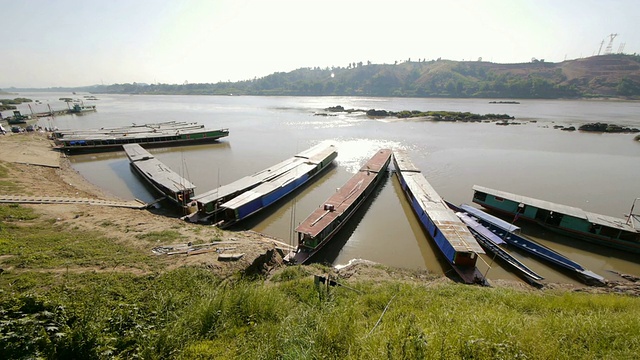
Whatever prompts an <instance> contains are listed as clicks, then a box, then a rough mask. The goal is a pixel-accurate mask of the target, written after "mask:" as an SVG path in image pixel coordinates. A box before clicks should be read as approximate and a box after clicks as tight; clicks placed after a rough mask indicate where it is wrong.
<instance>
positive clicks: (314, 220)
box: [296, 149, 392, 237]
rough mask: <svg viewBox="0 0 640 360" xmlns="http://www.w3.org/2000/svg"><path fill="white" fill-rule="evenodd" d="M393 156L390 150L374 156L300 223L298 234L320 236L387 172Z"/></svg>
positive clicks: (381, 151) (384, 150) (297, 229)
mask: <svg viewBox="0 0 640 360" xmlns="http://www.w3.org/2000/svg"><path fill="white" fill-rule="evenodd" d="M391 154H392V152H391V150H390V149H382V150H379V151H378V152H377V153H376V154H374V155H373V157H371V159H369V161H367V162H366V163H365V164H364V165H363V166H362V168H360V170H359V171H358V172H357V173H356V174H355V175H354V176H353V177H351V179H349V180H348V181H347V182H346V183H345V184H344V185H343V186H342V187H341V188H339V189H338V190H337V191H336V192H335V193H334V194H333V195H332V196H331V197H329V199H327V200H326V201H325V202H324V203H323V204H322V206H320V207H318V208H317V209H316V210H315V211H313V212H312V213H311V215H309V216H308V217H307V218H306V219H305V220H304V221H303V222H302V223H300V225H298V227H297V228H296V232H299V233H303V234H307V235H310V236H312V237H316V236H318V234H320V232H322V230H324V229H325V228H326V227H327V226H328V225H329V224H331V223H332V222H333V221H334V220H335V219H336V218H337V217H339V216H341V215H342V214H343V213H344V212H345V211H347V210H348V209H349V208H350V207H351V206H352V205H353V203H354V202H355V201H356V200H357V199H358V196H359V195H360V194H361V193H362V192H363V191H364V190H365V189H366V188H367V187H368V186H369V184H371V183H372V182H374V181H375V179H376V177H377V175H378V173H380V172H383V171H385V170H386V168H387V166H388V165H389V159H390V158H391Z"/></svg>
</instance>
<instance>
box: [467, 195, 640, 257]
mask: <svg viewBox="0 0 640 360" xmlns="http://www.w3.org/2000/svg"><path fill="white" fill-rule="evenodd" d="M473 191H474V194H473V202H475V203H476V204H479V205H481V206H483V207H485V208H487V209H490V210H493V211H496V212H498V213H501V214H505V215H509V216H517V217H518V218H519V219H523V220H527V221H532V222H535V223H537V224H538V225H540V226H542V227H544V228H547V229H549V230H551V231H554V232H557V233H559V234H562V235H565V236H569V237H572V238H576V239H580V240H584V241H588V242H592V243H595V244H600V245H603V246H608V247H612V248H616V249H620V250H624V251H630V252H634V253H638V254H640V229H637V228H635V223H634V221H633V219H634V218H636V217H637V216H638V215H637V214H633V208H634V206H632V207H631V211H630V213H629V216H628V218H627V219H626V220H625V219H619V218H615V217H611V216H607V215H601V214H595V213H591V212H587V211H584V210H582V209H579V208H576V207H572V206H567V205H560V204H556V203H552V202H549V201H545V200H538V199H534V198H530V197H526V196H521V195H516V194H511V193H508V192H505V191H499V190H494V189H489V188H486V187H483V186H478V185H475V186H473ZM634 205H635V201H634Z"/></svg>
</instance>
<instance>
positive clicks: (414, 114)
mask: <svg viewBox="0 0 640 360" xmlns="http://www.w3.org/2000/svg"><path fill="white" fill-rule="evenodd" d="M324 111H327V112H330V113H336V112H346V113H354V112H361V113H365V114H366V115H367V116H370V117H389V116H391V117H397V118H400V119H407V118H428V119H429V120H434V121H463V122H466V121H469V122H475V121H489V120H513V119H515V118H514V117H513V116H510V115H507V114H484V115H480V114H475V113H471V112H468V111H466V112H461V111H422V110H402V111H387V110H376V109H369V110H362V109H345V108H344V107H343V106H342V105H337V106H331V107H328V108H326V109H324ZM316 115H327V114H326V113H317V114H316Z"/></svg>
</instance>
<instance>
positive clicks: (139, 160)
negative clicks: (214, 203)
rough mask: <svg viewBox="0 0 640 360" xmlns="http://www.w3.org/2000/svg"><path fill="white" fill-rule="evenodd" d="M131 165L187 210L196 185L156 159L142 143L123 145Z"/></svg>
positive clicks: (152, 184) (156, 187)
mask: <svg viewBox="0 0 640 360" xmlns="http://www.w3.org/2000/svg"><path fill="white" fill-rule="evenodd" d="M122 148H123V149H124V152H125V153H126V154H127V157H128V158H129V161H130V162H131V166H132V167H133V168H134V169H135V170H136V171H137V172H138V173H139V174H140V175H142V176H143V177H144V178H145V179H146V180H147V181H148V182H149V184H151V186H153V188H154V189H156V190H157V191H158V192H160V193H162V194H164V195H165V196H166V198H167V199H168V200H170V201H171V202H173V203H174V204H176V205H177V206H179V207H180V208H182V209H183V210H186V209H187V208H188V205H189V203H190V202H191V198H192V197H193V195H194V189H195V185H193V184H192V183H191V182H189V181H188V180H186V179H184V178H183V177H181V176H180V175H178V174H177V173H176V172H174V171H173V170H171V169H170V168H168V167H167V166H166V165H165V164H163V163H162V162H160V161H159V160H158V159H156V158H155V157H154V156H153V155H151V154H150V153H149V152H148V151H147V150H145V149H144V148H142V146H140V144H125V145H122Z"/></svg>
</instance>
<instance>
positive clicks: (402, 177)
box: [393, 151, 487, 285]
mask: <svg viewBox="0 0 640 360" xmlns="http://www.w3.org/2000/svg"><path fill="white" fill-rule="evenodd" d="M393 163H394V166H395V170H396V175H397V176H398V180H399V181H400V185H401V187H402V190H403V191H404V193H405V195H406V196H407V199H408V200H409V202H410V203H411V207H412V208H413V211H414V213H415V214H416V216H417V217H418V220H419V221H420V223H421V224H422V226H423V227H424V228H425V230H426V231H427V232H428V233H429V236H430V237H431V238H432V239H433V240H434V242H435V243H436V245H437V246H438V248H439V249H440V251H441V252H442V254H443V255H444V257H445V258H446V259H447V261H448V262H449V264H450V265H451V267H452V268H453V269H454V270H455V271H456V273H458V275H459V276H460V278H461V279H462V281H464V282H465V283H467V284H483V285H484V284H486V283H487V281H486V279H485V278H484V275H482V273H481V272H480V271H479V270H478V268H477V267H476V262H477V260H478V256H479V254H484V250H483V249H482V247H481V246H480V244H478V242H477V241H476V239H475V238H474V237H473V235H472V234H471V232H469V230H468V229H467V226H466V225H465V224H464V223H462V221H460V219H459V218H458V217H457V216H456V214H455V213H454V212H453V210H451V209H449V207H448V206H447V205H446V204H445V202H444V200H442V198H441V197H440V195H438V193H437V192H436V191H435V190H434V189H433V187H431V184H429V182H428V181H427V179H425V177H424V175H422V173H421V172H420V170H418V169H417V168H416V167H415V166H414V165H413V163H411V161H410V160H409V158H408V156H407V155H406V154H405V153H403V152H397V151H396V152H394V154H393Z"/></svg>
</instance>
